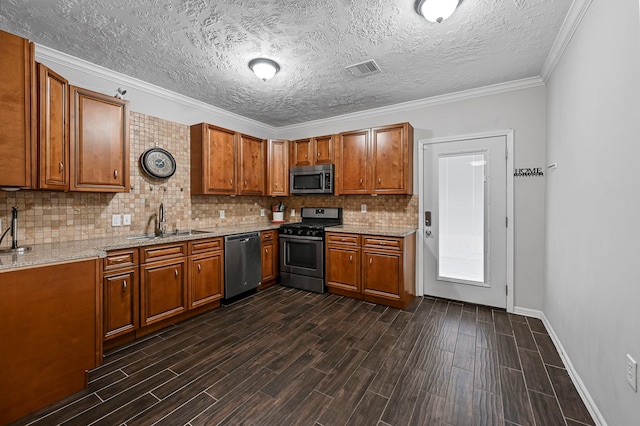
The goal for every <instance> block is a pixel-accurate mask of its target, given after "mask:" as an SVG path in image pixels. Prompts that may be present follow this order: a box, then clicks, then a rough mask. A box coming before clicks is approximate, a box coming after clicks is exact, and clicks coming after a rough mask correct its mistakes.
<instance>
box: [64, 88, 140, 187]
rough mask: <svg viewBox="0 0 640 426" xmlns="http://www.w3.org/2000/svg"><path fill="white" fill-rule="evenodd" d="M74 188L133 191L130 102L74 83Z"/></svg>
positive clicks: (72, 103) (72, 182)
mask: <svg viewBox="0 0 640 426" xmlns="http://www.w3.org/2000/svg"><path fill="white" fill-rule="evenodd" d="M70 91H71V114H72V116H71V122H72V125H71V132H70V138H71V147H70V148H71V150H70V151H71V156H70V157H71V164H70V166H71V170H70V176H71V185H70V189H71V190H72V191H89V192H128V191H129V102H128V101H125V100H122V99H117V98H115V97H113V96H108V95H103V94H102V93H97V92H93V91H90V90H86V89H82V88H80V87H74V86H71V88H70Z"/></svg>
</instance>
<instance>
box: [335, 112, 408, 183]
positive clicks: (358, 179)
mask: <svg viewBox="0 0 640 426" xmlns="http://www.w3.org/2000/svg"><path fill="white" fill-rule="evenodd" d="M336 157H337V158H336V160H337V161H336V195H339V194H376V195H377V194H412V193H413V127H411V125H410V124H409V123H400V124H394V125H390V126H383V127H375V128H373V129H363V130H357V131H352V132H345V133H341V134H340V138H339V140H338V143H337V154H336Z"/></svg>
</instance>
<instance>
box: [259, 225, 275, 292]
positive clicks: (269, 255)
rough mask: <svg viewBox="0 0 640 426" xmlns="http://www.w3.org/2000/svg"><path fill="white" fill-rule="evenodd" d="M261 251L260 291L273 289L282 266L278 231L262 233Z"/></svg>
mask: <svg viewBox="0 0 640 426" xmlns="http://www.w3.org/2000/svg"><path fill="white" fill-rule="evenodd" d="M260 242H261V245H260V249H261V251H262V256H261V261H262V283H261V284H260V286H259V287H258V289H259V290H264V289H265V288H268V287H271V286H272V285H274V284H275V283H276V279H277V278H278V271H279V269H280V264H279V261H278V231H277V230H269V231H262V232H261V233H260Z"/></svg>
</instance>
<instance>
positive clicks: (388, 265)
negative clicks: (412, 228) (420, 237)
mask: <svg viewBox="0 0 640 426" xmlns="http://www.w3.org/2000/svg"><path fill="white" fill-rule="evenodd" d="M325 268H326V282H327V287H328V289H329V292H330V293H335V294H340V295H343V296H348V297H355V298H358V299H364V300H366V301H369V302H373V303H379V304H381V305H388V306H393V307H395V308H400V309H404V308H406V307H407V305H409V303H411V301H412V300H413V297H414V296H415V233H414V234H411V235H408V236H405V237H384V236H382V237H381V236H372V235H357V234H347V233H336V232H328V233H327V234H326V256H325Z"/></svg>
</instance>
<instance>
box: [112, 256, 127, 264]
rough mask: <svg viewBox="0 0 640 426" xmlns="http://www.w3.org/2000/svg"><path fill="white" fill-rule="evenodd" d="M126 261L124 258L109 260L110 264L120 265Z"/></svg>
mask: <svg viewBox="0 0 640 426" xmlns="http://www.w3.org/2000/svg"><path fill="white" fill-rule="evenodd" d="M126 261H127V258H126V257H115V258H113V259H110V262H113V263H122V262H126Z"/></svg>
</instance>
